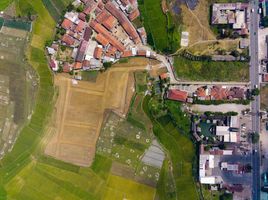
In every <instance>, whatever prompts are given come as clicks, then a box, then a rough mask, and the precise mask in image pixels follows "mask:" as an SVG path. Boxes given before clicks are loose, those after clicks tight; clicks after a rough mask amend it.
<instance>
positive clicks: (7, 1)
mask: <svg viewBox="0 0 268 200" xmlns="http://www.w3.org/2000/svg"><path fill="white" fill-rule="evenodd" d="M12 1H13V0H1V1H0V11H3V10H4V9H5V8H6V7H7V6H8V5H9V4H10V3H11V2H12Z"/></svg>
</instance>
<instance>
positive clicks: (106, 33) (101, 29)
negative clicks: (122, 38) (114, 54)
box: [89, 21, 125, 51]
mask: <svg viewBox="0 0 268 200" xmlns="http://www.w3.org/2000/svg"><path fill="white" fill-rule="evenodd" d="M89 25H90V26H91V27H92V28H93V29H94V30H95V31H96V32H97V33H101V34H103V36H104V37H106V39H107V40H108V41H109V43H110V44H112V45H113V46H114V47H115V48H116V49H118V50H119V51H124V50H125V47H124V45H123V44H122V43H121V42H119V41H118V40H117V39H116V38H115V37H114V36H112V35H111V33H110V32H109V31H108V30H107V29H106V28H104V27H103V26H102V25H101V24H99V23H97V22H96V21H91V22H90V23H89Z"/></svg>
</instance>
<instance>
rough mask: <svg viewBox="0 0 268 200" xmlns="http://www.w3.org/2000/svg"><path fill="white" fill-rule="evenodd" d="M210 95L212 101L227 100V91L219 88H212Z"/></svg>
mask: <svg viewBox="0 0 268 200" xmlns="http://www.w3.org/2000/svg"><path fill="white" fill-rule="evenodd" d="M210 95H211V99H213V100H222V99H227V90H226V89H225V88H222V87H221V86H213V87H212V88H211V92H210Z"/></svg>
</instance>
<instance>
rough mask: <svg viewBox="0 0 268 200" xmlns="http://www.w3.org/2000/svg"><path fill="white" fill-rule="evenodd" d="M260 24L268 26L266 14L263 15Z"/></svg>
mask: <svg viewBox="0 0 268 200" xmlns="http://www.w3.org/2000/svg"><path fill="white" fill-rule="evenodd" d="M262 25H263V26H264V27H268V16H265V17H264V18H262Z"/></svg>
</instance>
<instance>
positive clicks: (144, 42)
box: [137, 27, 147, 45]
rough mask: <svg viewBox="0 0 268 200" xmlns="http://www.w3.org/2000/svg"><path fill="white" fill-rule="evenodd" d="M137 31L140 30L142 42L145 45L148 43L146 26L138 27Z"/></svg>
mask: <svg viewBox="0 0 268 200" xmlns="http://www.w3.org/2000/svg"><path fill="white" fill-rule="evenodd" d="M137 31H138V33H139V35H140V38H141V41H142V43H143V44H144V45H146V44H147V34H146V31H145V28H144V27H141V28H138V29H137Z"/></svg>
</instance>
